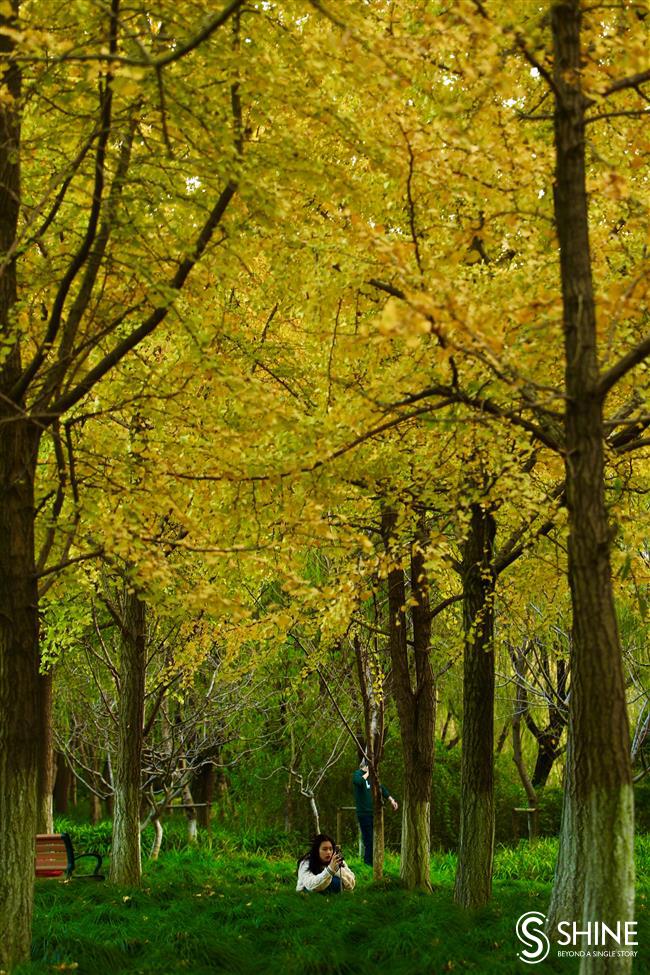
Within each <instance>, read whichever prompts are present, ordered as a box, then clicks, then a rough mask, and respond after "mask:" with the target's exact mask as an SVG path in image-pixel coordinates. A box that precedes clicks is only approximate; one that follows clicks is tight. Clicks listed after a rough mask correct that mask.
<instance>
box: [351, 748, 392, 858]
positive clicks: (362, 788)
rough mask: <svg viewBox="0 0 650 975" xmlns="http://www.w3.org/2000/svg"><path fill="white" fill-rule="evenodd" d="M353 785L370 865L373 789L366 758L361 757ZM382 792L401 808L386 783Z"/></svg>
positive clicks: (382, 787)
mask: <svg viewBox="0 0 650 975" xmlns="http://www.w3.org/2000/svg"><path fill="white" fill-rule="evenodd" d="M352 785H353V786H354V805H355V807H356V810H357V820H358V821H359V829H360V830H361V838H362V839H363V862H364V863H365V864H367V865H368V866H369V867H371V866H372V789H371V787H370V778H369V770H368V762H367V761H366V759H365V758H362V759H361V764H360V765H359V768H358V769H356V770H355V771H354V772H353V774H352ZM379 788H380V789H381V794H382V796H383V797H384V799H388V801H389V802H390V804H391V806H392V807H393V810H394V811H395V812H396V811H397V810H398V809H399V806H398V804H397V802H396V801H395V800H394V799H393V797H392V796H391V794H390V792H389V791H388V789H387V788H386V786H385V785H380V786H379Z"/></svg>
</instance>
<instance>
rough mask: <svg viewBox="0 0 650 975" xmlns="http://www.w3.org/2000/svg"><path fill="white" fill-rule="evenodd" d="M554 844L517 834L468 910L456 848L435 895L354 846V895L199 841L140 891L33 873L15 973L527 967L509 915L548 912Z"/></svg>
mask: <svg viewBox="0 0 650 975" xmlns="http://www.w3.org/2000/svg"><path fill="white" fill-rule="evenodd" d="M641 844H642V848H641V849H640V850H639V857H638V859H639V861H640V862H639V863H638V872H639V877H640V883H639V890H638V904H637V917H638V922H639V924H638V941H639V947H638V949H637V951H638V955H637V959H636V962H635V968H636V971H639V972H641V971H649V970H650V920H649V919H648V917H647V913H648V912H647V908H646V897H647V896H650V887H649V886H648V884H647V881H646V877H648V872H647V870H646V869H645V868H646V861H647V859H648V857H647V850H648V849H650V844H648V846H646V842H645V838H643V839H642V841H641ZM554 852H555V844H554V842H553V841H544V842H542V843H540V844H539V845H538V847H535V848H534V849H532V850H529V849H528V848H527V847H526V846H525V845H523V844H522V845H521V846H520V847H518V848H517V849H515V850H507V849H506V850H502V851H500V853H499V855H498V857H497V868H496V877H495V890H494V899H493V902H492V904H491V905H490V906H489V907H488V908H485V909H483V910H481V911H477V912H474V913H467V912H464V911H462V910H460V909H458V908H456V907H454V905H453V903H452V893H453V868H454V858H453V856H452V855H450V854H447V855H440V856H437V857H435V858H434V862H433V880H434V884H435V889H434V893H433V895H432V896H431V897H426V896H423V895H417V894H408V893H407V892H406V891H404V890H402V889H400V886H399V882H398V859H397V857H396V856H391V855H389V856H388V857H387V870H386V880H385V882H384V884H383V885H382V886H374V885H372V883H371V876H370V871H369V869H368V868H365V867H364V866H363V864H361V863H360V861H359V860H358V859H357V858H355V857H350V858H349V862H350V866H351V867H352V868H353V869H354V870H355V873H356V875H357V888H356V890H355V891H354V893H353V894H349V895H345V894H344V895H341V896H339V897H324V896H307V895H298V894H296V893H295V890H294V888H295V869H294V866H295V860H294V861H292V859H291V858H289V857H288V856H285V857H267V856H265V855H263V854H261V853H242V852H237V851H235V850H231V851H227V852H226V851H218V850H216V849H214V850H210V849H206V848H200V849H195V850H184V851H170V852H168V853H164V854H162V855H161V857H160V859H159V860H158V861H157V862H155V863H154V862H149V863H147V864H146V865H145V873H144V884H143V887H142V888H141V889H139V890H128V889H122V888H119V889H118V888H115V887H112V886H111V885H109V884H108V883H107V882H104V883H101V882H97V881H93V880H90V879H87V880H84V879H78V880H74V881H72V882H71V883H68V884H61V883H59V882H52V881H40V882H38V883H37V894H36V916H35V923H34V942H33V959H34V960H33V961H32V963H31V964H30V965H27V966H22V967H21V968H20V969H18V970H17V972H18V973H19V975H44V973H50V975H51V973H54V972H66V971H67V972H76V973H78V975H98V973H109V972H110V973H112V975H121V973H127V972H128V973H142V975H145V973H146V975H149V973H151V975H153V973H156V975H175V973H192V975H208V973H215V972H223V973H227V975H239V973H241V975H248V973H251V975H252V973H259V972H265V973H271V975H275V973H278V975H280V973H283V975H284V973H286V975H294V973H295V975H298V973H300V975H356V973H359V975H361V973H364V975H365V973H369V972H382V973H384V975H434V973H439V972H440V973H442V972H449V971H458V972H463V971H467V972H485V973H488V972H489V973H509V972H513V973H514V972H522V971H527V970H528V971H529V970H530V968H531V966H527V965H524V964H522V963H521V962H520V961H518V960H517V952H518V951H519V950H520V948H521V945H519V942H518V941H517V938H516V936H515V930H514V928H515V922H516V920H517V918H518V917H519V916H520V915H521V914H523V913H524V912H525V911H530V910H540V911H542V912H545V910H546V906H547V904H548V896H549V892H550V881H551V876H552V873H551V871H552V863H553V856H554ZM532 967H533V968H534V969H535V970H536V971H539V972H564V973H567V975H568V973H572V972H576V971H577V968H578V960H577V959H570V958H558V957H555V956H554V952H553V951H552V952H551V955H550V956H549V958H548V959H547V960H546V961H545V962H543V963H542V964H541V965H536V966H532Z"/></svg>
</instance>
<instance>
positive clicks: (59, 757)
mask: <svg viewBox="0 0 650 975" xmlns="http://www.w3.org/2000/svg"><path fill="white" fill-rule="evenodd" d="M71 775H72V773H71V771H70V766H69V765H68V763H67V761H66V757H65V755H64V754H63V752H57V753H56V776H55V779H54V792H53V799H54V812H55V813H60V814H61V815H63V816H65V814H66V813H67V811H68V796H69V794H70V776H71Z"/></svg>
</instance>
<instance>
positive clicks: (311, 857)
mask: <svg viewBox="0 0 650 975" xmlns="http://www.w3.org/2000/svg"><path fill="white" fill-rule="evenodd" d="M321 843H331V844H332V848H333V849H336V840H335V839H333V838H332V837H331V836H330V835H329V834H328V833H318V834H317V835H316V836H315V837H314V838H313V840H312V843H311V846H310V847H309V850H308V851H307V853H305V855H304V856H302V857H298V866H300V864H301V863H302V862H303V860H307V861H308V863H309V871H310V873H320V872H321V870H323V869H324V867H323V864H322V863H321V858H320V856H319V855H318V851H319V849H320V846H321Z"/></svg>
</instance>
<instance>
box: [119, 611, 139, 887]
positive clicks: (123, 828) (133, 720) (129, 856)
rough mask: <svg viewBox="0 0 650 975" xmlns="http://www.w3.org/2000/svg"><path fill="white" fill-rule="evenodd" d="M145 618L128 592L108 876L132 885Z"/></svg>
mask: <svg viewBox="0 0 650 975" xmlns="http://www.w3.org/2000/svg"><path fill="white" fill-rule="evenodd" d="M145 619H146V607H145V604H144V603H143V602H142V600H141V599H140V598H139V596H138V595H137V593H135V592H127V593H125V601H124V619H123V631H122V645H121V650H122V653H121V657H122V659H121V667H120V715H119V729H118V745H117V754H116V756H115V763H114V768H113V775H114V790H115V818H114V820H113V846H112V851H111V870H110V879H111V881H112V882H113V883H115V884H124V885H128V886H131V887H135V886H138V885H139V884H140V881H141V878H142V867H141V862H140V804H141V767H142V729H143V723H144V691H145V672H146V659H147V657H146V636H145Z"/></svg>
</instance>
